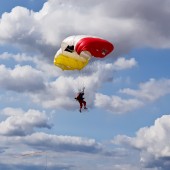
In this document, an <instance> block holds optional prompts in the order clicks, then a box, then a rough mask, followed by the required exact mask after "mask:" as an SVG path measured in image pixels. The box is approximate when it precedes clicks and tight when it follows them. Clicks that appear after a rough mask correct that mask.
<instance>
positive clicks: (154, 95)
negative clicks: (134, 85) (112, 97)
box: [120, 79, 170, 102]
mask: <svg viewBox="0 0 170 170" xmlns="http://www.w3.org/2000/svg"><path fill="white" fill-rule="evenodd" d="M120 92H121V93H124V94H127V95H130V96H134V97H135V98H138V99H141V100H144V101H148V102H153V101H155V100H157V99H159V98H160V97H162V96H165V95H167V94H170V80H169V79H160V80H156V79H150V80H149V81H147V82H145V83H141V84H139V90H133V89H129V88H125V89H122V90H120Z"/></svg>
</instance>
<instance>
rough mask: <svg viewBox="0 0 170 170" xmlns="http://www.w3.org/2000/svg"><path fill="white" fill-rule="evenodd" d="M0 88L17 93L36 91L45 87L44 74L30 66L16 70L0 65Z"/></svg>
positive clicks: (17, 67)
mask: <svg viewBox="0 0 170 170" xmlns="http://www.w3.org/2000/svg"><path fill="white" fill-rule="evenodd" d="M0 87H1V88H4V89H7V90H13V91H17V92H24V91H25V92H26V91H36V90H41V89H43V88H44V87H45V84H44V82H43V74H42V73H41V72H40V71H38V70H36V69H34V68H32V67H31V66H29V65H25V66H20V65H16V66H15V68H14V69H11V68H7V67H6V66H5V65H0Z"/></svg>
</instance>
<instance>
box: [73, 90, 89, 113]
mask: <svg viewBox="0 0 170 170" xmlns="http://www.w3.org/2000/svg"><path fill="white" fill-rule="evenodd" d="M83 96H84V92H80V93H78V95H77V97H76V98H75V99H76V100H77V101H78V102H79V104H80V112H81V109H82V107H83V105H84V109H87V108H86V101H84V98H83Z"/></svg>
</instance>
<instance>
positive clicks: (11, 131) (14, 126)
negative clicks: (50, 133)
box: [0, 108, 51, 136]
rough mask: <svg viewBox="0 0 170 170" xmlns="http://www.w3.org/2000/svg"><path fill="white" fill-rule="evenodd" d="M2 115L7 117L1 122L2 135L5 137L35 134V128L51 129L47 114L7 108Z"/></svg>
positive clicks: (31, 110)
mask: <svg viewBox="0 0 170 170" xmlns="http://www.w3.org/2000/svg"><path fill="white" fill-rule="evenodd" d="M1 114H4V115H6V116H8V117H7V119H6V120H4V121H1V122H0V134H1V135H5V136H24V135H27V134H30V133H33V132H34V129H35V128H51V125H50V124H49V123H48V118H47V116H46V114H45V113H42V112H40V111H38V110H33V109H30V110H28V111H27V112H24V110H22V109H20V108H5V109H3V110H1Z"/></svg>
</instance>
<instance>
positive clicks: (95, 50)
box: [54, 35, 114, 70]
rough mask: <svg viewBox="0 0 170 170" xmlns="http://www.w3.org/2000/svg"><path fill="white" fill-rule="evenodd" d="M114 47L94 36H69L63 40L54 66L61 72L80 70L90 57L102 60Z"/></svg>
mask: <svg viewBox="0 0 170 170" xmlns="http://www.w3.org/2000/svg"><path fill="white" fill-rule="evenodd" d="M113 49H114V46H113V45H112V44H111V43H110V42H108V41H107V40H104V39H101V38H98V37H94V36H84V35H79V36H70V37H67V38H66V39H64V40H63V42H62V43H61V48H60V49H59V50H58V51H57V53H56V55H55V57H54V64H55V65H56V66H58V67H60V68H61V69H62V70H81V69H83V68H84V67H85V66H86V65H87V64H88V62H89V60H90V59H91V57H92V56H93V57H97V58H104V57H105V56H107V55H108V54H109V53H111V52H112V50H113Z"/></svg>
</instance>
